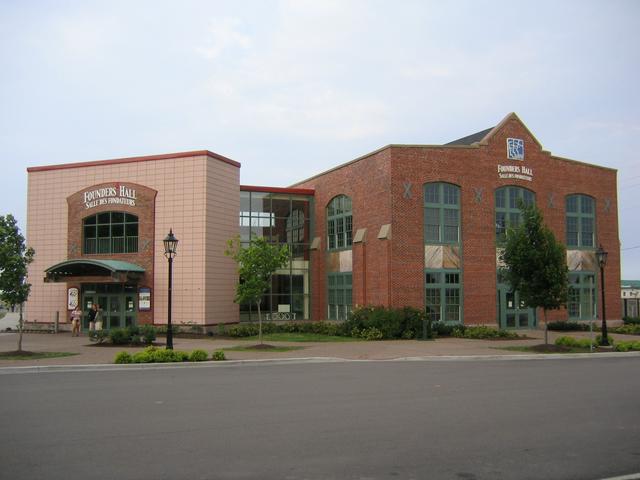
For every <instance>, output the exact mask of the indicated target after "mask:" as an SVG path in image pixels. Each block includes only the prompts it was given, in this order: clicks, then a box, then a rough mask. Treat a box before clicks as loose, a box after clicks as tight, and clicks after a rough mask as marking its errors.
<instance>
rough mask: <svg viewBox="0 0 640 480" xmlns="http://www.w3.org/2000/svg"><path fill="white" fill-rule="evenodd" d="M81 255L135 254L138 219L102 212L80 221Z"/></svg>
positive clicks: (121, 213) (119, 213) (127, 214)
mask: <svg viewBox="0 0 640 480" xmlns="http://www.w3.org/2000/svg"><path fill="white" fill-rule="evenodd" d="M82 230H83V232H82V235H83V242H82V245H83V253H84V254H100V253H104V254H108V253H136V252H137V251H138V217H137V216H135V215H132V214H130V213H125V212H102V213H97V214H96V215H92V216H90V217H87V218H85V219H84V220H83V221H82Z"/></svg>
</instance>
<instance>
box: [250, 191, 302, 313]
mask: <svg viewBox="0 0 640 480" xmlns="http://www.w3.org/2000/svg"><path fill="white" fill-rule="evenodd" d="M312 203H313V197H311V196H307V195H298V194H289V193H283V192H262V191H249V190H241V191H240V218H239V225H240V240H241V243H242V246H243V247H245V246H247V245H249V244H250V243H251V241H252V239H254V238H257V237H262V238H265V239H266V240H268V241H269V242H270V243H273V244H276V245H287V246H288V248H289V250H290V251H291V261H290V262H288V264H287V265H286V266H285V267H283V268H281V269H279V270H278V271H277V272H276V273H275V274H274V275H273V277H272V281H271V288H270V289H269V291H268V292H267V293H266V294H265V295H264V296H263V297H262V304H261V311H262V314H263V315H264V316H265V317H264V318H268V319H269V320H273V321H277V320H302V319H308V318H309V314H310V313H309V312H310V294H309V293H310V281H309V261H310V259H309V257H310V255H309V238H310V235H311V231H310V218H311V212H312V211H313V206H312ZM257 319H258V314H257V310H256V306H255V304H254V303H243V304H241V305H240V321H255V320H257Z"/></svg>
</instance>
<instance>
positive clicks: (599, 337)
mask: <svg viewBox="0 0 640 480" xmlns="http://www.w3.org/2000/svg"><path fill="white" fill-rule="evenodd" d="M607 340H609V345H613V344H614V340H613V338H611V335H607ZM596 345H602V335H598V336H596Z"/></svg>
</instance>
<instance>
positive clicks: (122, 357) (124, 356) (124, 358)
mask: <svg viewBox="0 0 640 480" xmlns="http://www.w3.org/2000/svg"><path fill="white" fill-rule="evenodd" d="M132 362H133V357H132V356H131V354H130V353H129V352H120V353H118V354H117V355H116V358H115V360H114V361H113V363H132Z"/></svg>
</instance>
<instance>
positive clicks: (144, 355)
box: [132, 351, 153, 363]
mask: <svg viewBox="0 0 640 480" xmlns="http://www.w3.org/2000/svg"><path fill="white" fill-rule="evenodd" d="M132 360H133V363H152V362H153V357H152V356H151V354H150V353H149V352H145V351H142V352H136V353H134V354H133V358H132Z"/></svg>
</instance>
